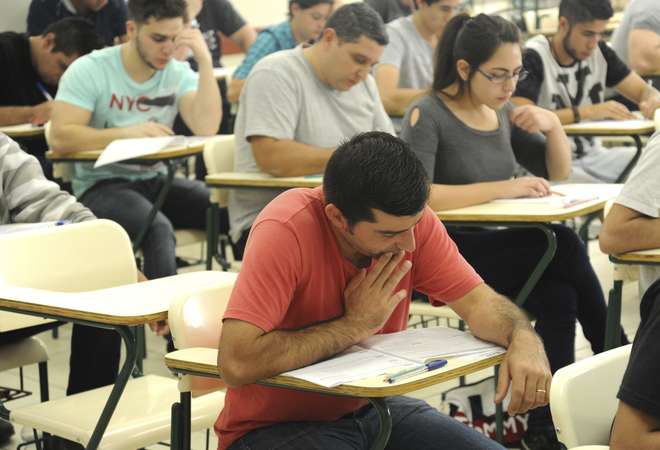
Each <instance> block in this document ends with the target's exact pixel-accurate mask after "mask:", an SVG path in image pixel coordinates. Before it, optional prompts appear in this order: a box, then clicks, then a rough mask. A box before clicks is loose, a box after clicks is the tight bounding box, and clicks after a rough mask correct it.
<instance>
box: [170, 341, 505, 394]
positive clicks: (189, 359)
mask: <svg viewBox="0 0 660 450" xmlns="http://www.w3.org/2000/svg"><path fill="white" fill-rule="evenodd" d="M503 358H504V354H501V355H497V356H491V357H487V358H483V359H478V358H476V357H474V356H472V357H470V356H462V357H455V358H448V359H447V361H448V363H447V365H446V366H445V367H443V368H442V369H438V370H434V371H431V372H426V373H423V374H420V375H417V376H415V377H411V378H407V379H405V380H401V381H399V382H397V383H393V384H389V383H388V382H386V381H385V380H384V376H383V375H380V376H376V377H371V378H367V379H364V380H360V381H355V382H352V383H349V384H343V385H341V386H337V387H334V388H326V387H323V386H319V385H316V384H313V383H310V382H307V381H303V380H299V379H297V378H292V377H288V376H275V377H273V378H269V379H268V380H264V384H269V385H277V386H281V387H287V388H292V389H305V390H312V391H314V392H323V393H328V394H341V395H350V396H354V397H363V398H368V397H389V396H392V395H402V394H406V393H408V392H412V391H415V390H418V389H422V388H425V387H428V386H432V385H434V384H438V383H443V382H445V381H448V380H451V379H455V378H458V377H460V376H462V375H468V374H470V373H474V372H477V371H479V370H482V369H486V368H488V367H492V366H494V365H497V364H499V363H500V362H502V360H503ZM217 359H218V350H217V349H213V348H189V349H184V350H177V351H175V352H172V353H168V354H167V355H165V364H166V365H167V367H169V368H170V369H180V370H187V371H191V372H194V374H198V375H207V376H212V377H220V374H219V372H218V366H217Z"/></svg>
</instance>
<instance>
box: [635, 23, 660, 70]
mask: <svg viewBox="0 0 660 450" xmlns="http://www.w3.org/2000/svg"><path fill="white" fill-rule="evenodd" d="M659 32H660V29H658V30H656V31H653V30H647V29H642V28H637V29H634V30H632V31H631V32H630V34H629V35H628V62H629V64H630V68H631V69H632V70H634V71H635V72H637V73H638V74H640V75H642V76H647V75H658V74H659V73H660V34H658V33H659Z"/></svg>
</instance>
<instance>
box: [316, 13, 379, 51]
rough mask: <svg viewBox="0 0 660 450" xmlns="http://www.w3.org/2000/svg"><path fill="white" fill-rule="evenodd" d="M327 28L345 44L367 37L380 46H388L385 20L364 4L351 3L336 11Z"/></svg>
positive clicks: (327, 23) (326, 25)
mask: <svg viewBox="0 0 660 450" xmlns="http://www.w3.org/2000/svg"><path fill="white" fill-rule="evenodd" d="M325 28H332V29H333V30H335V33H337V37H338V38H339V39H341V40H342V41H344V42H357V41H359V40H360V38H361V37H362V36H366V37H367V38H369V39H371V40H372V41H376V42H377V43H378V44H379V45H383V46H384V45H387V43H388V42H389V39H388V38H387V31H385V24H384V23H383V19H382V18H381V17H380V15H378V13H377V12H376V11H374V9H373V8H372V7H371V6H369V5H367V4H366V3H363V2H356V3H349V4H348V5H344V6H342V7H341V8H339V9H338V10H337V11H335V12H334V13H333V14H332V15H331V16H330V18H329V19H328V21H327V22H326V23H325Z"/></svg>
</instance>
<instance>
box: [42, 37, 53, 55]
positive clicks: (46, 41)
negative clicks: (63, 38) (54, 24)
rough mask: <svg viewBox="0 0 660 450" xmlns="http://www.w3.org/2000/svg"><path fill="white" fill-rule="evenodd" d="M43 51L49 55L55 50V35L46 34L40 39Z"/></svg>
mask: <svg viewBox="0 0 660 450" xmlns="http://www.w3.org/2000/svg"><path fill="white" fill-rule="evenodd" d="M42 42H43V49H44V51H45V52H46V53H50V52H52V51H53V49H54V48H55V34H53V33H48V34H46V35H45V36H43V37H42Z"/></svg>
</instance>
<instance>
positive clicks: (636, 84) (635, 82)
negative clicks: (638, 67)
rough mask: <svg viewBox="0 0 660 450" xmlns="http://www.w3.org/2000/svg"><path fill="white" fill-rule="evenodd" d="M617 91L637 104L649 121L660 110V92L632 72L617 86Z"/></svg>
mask: <svg viewBox="0 0 660 450" xmlns="http://www.w3.org/2000/svg"><path fill="white" fill-rule="evenodd" d="M615 89H616V90H617V91H618V92H619V93H620V94H622V95H624V96H625V97H626V98H628V99H630V100H632V101H633V102H635V103H637V104H638V105H639V110H640V111H641V112H642V114H644V117H646V118H648V119H653V114H654V113H655V110H656V109H658V108H660V92H658V90H657V89H656V88H654V87H653V86H651V85H649V84H648V83H646V82H645V81H644V80H643V79H642V77H640V76H639V75H637V74H636V73H635V72H630V74H629V75H628V76H627V77H625V78H624V79H623V81H621V82H620V83H619V84H617V85H616V86H615Z"/></svg>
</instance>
